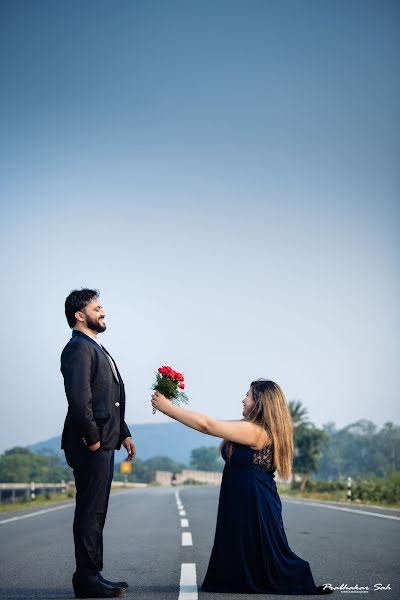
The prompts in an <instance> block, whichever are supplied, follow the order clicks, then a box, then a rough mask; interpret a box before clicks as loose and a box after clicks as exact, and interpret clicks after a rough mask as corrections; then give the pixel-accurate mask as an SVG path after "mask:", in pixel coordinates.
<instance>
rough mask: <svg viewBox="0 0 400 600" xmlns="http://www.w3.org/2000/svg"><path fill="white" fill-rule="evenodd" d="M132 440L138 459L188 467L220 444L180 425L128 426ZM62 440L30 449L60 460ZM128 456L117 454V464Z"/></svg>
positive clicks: (51, 439) (218, 440)
mask: <svg viewBox="0 0 400 600" xmlns="http://www.w3.org/2000/svg"><path fill="white" fill-rule="evenodd" d="M129 429H130V431H131V433H132V437H133V440H134V442H135V444H136V449H137V456H138V458H141V459H142V460H147V459H148V458H152V457H153V456H169V458H172V460H174V461H175V462H178V463H183V464H185V465H188V464H189V461H190V453H191V451H192V450H193V449H194V448H200V446H219V444H220V443H221V440H220V439H218V438H215V437H212V436H210V435H204V434H202V433H199V432H198V431H195V430H194V429H189V428H188V427H185V426H184V425H181V423H176V422H173V423H143V424H139V425H129ZM60 445H61V436H56V437H53V438H50V439H49V440H45V441H43V442H37V443H36V444H31V445H30V446H28V448H29V449H30V450H32V452H38V451H40V450H54V451H55V452H57V453H58V454H60V455H61V456H64V452H63V451H62V450H61V448H60ZM125 456H126V452H125V450H124V449H122V450H119V451H117V452H116V453H115V460H116V462H119V461H121V460H123V459H124V458H125Z"/></svg>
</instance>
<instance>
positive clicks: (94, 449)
mask: <svg viewBox="0 0 400 600" xmlns="http://www.w3.org/2000/svg"><path fill="white" fill-rule="evenodd" d="M88 448H89V450H91V451H92V452H96V450H98V449H99V448H100V442H96V443H95V444H93V445H92V446H88Z"/></svg>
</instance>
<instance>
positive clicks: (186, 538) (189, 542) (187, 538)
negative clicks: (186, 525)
mask: <svg viewBox="0 0 400 600" xmlns="http://www.w3.org/2000/svg"><path fill="white" fill-rule="evenodd" d="M182 546H193V538H192V534H191V533H190V531H182Z"/></svg>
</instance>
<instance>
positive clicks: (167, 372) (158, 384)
mask: <svg viewBox="0 0 400 600" xmlns="http://www.w3.org/2000/svg"><path fill="white" fill-rule="evenodd" d="M184 381H185V378H184V376H183V375H182V373H178V372H177V371H174V369H172V368H171V367H167V366H163V367H160V368H159V369H158V371H157V373H156V381H155V383H154V384H153V386H152V389H153V390H156V391H157V392H160V394H163V395H164V396H165V397H166V398H168V400H171V402H172V404H178V405H179V404H180V403H181V402H182V403H183V404H187V403H188V402H189V398H188V397H187V395H186V394H185V392H184V391H183V390H184V389H185V383H184ZM155 412H156V409H155V408H153V414H154V413H155Z"/></svg>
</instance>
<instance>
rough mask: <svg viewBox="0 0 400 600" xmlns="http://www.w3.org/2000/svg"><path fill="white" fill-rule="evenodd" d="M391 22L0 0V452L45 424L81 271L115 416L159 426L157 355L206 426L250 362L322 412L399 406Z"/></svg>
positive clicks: (221, 5) (250, 10)
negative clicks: (117, 409) (119, 406)
mask: <svg viewBox="0 0 400 600" xmlns="http://www.w3.org/2000/svg"><path fill="white" fill-rule="evenodd" d="M398 23H399V7H398V4H397V3H396V2H388V1H380V2H378V1H374V2H371V1H365V0H363V1H361V0H360V1H358V0H357V1H356V0H347V1H339V0H338V1H336V2H327V1H322V2H321V1H305V0H304V1H302V2H294V1H293V2H291V1H288V0H283V1H281V2H272V1H264V0H263V1H253V0H252V1H250V2H244V1H242V2H235V1H229V2H228V1H225V0H220V1H218V2H211V1H202V2H183V1H181V2H178V1H173V0H171V1H168V2H164V1H163V2H161V1H159V2H157V1H152V2H148V3H145V2H137V1H130V2H127V1H120V2H118V3H111V2H103V1H96V2H94V1H88V0H86V1H83V2H81V1H80V2H77V1H71V2H68V3H64V2H44V1H41V0H39V1H37V2H35V3H33V2H28V1H19V2H18V3H16V2H11V1H10V2H8V1H2V3H1V5H0V75H1V81H2V86H1V88H2V89H1V92H0V94H1V95H0V98H1V105H2V110H1V115H0V119H1V123H0V125H1V131H2V134H1V139H0V160H1V171H2V174H3V175H2V177H1V182H0V194H1V196H0V197H1V207H2V219H1V224H0V228H1V240H0V250H1V252H0V261H1V266H2V282H3V293H2V295H1V298H0V307H1V314H2V317H3V319H2V341H3V343H2V345H1V361H0V365H1V366H0V369H1V380H2V393H1V395H0V405H1V410H2V414H3V415H4V416H3V418H2V419H1V425H0V451H1V450H4V449H5V448H8V447H11V446H14V445H17V444H18V445H24V444H27V443H31V442H36V441H38V440H40V439H44V438H46V437H50V436H52V435H56V434H57V433H59V432H60V430H61V428H62V423H63V418H64V415H65V410H66V400H65V397H64V392H63V386H62V379H61V375H60V373H59V356H60V352H61V350H62V348H63V346H64V344H65V343H66V342H67V340H68V338H69V329H68V327H67V324H66V321H65V317H64V315H63V303H64V300H65V297H66V295H67V294H68V293H69V291H70V290H71V289H73V288H75V287H80V286H83V285H87V286H91V287H97V288H100V290H101V297H102V300H103V304H104V307H105V309H106V311H107V312H108V319H107V322H108V329H107V332H106V333H105V334H104V335H103V337H102V341H103V343H104V344H105V345H106V347H107V348H108V349H109V350H110V352H111V353H112V354H113V356H114V358H115V359H116V360H117V362H118V365H119V367H120V370H121V373H122V375H123V377H124V380H125V382H126V387H127V392H128V405H127V420H128V422H129V423H142V422H149V421H152V420H155V421H162V420H165V418H164V417H162V416H160V415H156V416H155V417H153V416H152V414H151V408H150V405H149V404H148V401H149V388H150V386H151V384H152V380H153V372H154V370H155V369H156V368H157V367H158V366H160V365H161V364H171V365H172V366H173V367H175V368H176V369H178V370H181V371H182V372H183V373H184V374H185V376H186V379H187V384H188V389H187V391H188V394H189V396H190V399H191V406H192V408H193V409H195V410H198V411H203V412H206V413H208V414H212V415H214V416H216V417H220V418H238V417H240V414H241V408H240V407H241V404H240V402H241V399H242V397H243V395H244V393H245V391H246V390H247V387H248V384H249V382H250V381H251V380H252V379H253V378H257V377H269V378H272V379H275V380H276V381H277V382H278V383H280V384H281V385H282V387H283V389H284V391H285V392H286V394H287V397H288V398H289V399H292V398H295V399H301V400H302V401H303V402H304V404H305V405H306V406H307V407H308V410H309V414H310V417H311V419H312V420H313V421H314V422H316V423H317V424H319V425H321V424H323V423H325V422H328V421H335V422H336V423H337V424H338V426H344V425H346V424H348V423H350V422H352V421H355V420H357V419H360V418H369V419H372V420H373V421H374V422H376V423H377V424H378V425H381V424H383V423H384V422H385V421H388V420H392V421H397V422H398V420H399V419H398V417H399V412H398V408H397V407H398V389H399V384H400V381H399V376H398V363H399V360H398V359H399V343H398V340H399V335H398V334H399V317H398V309H397V307H398V304H399V269H398V256H399V245H398V228H399V222H398V217H399V209H398V197H399V175H398V172H399V169H398V157H399V119H398V106H399V104H400V97H399V96H400V85H399V74H398V64H397V57H398V51H399V25H398ZM396 309H397V310H396ZM205 443H206V438H205Z"/></svg>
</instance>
